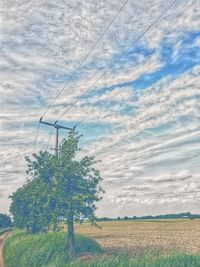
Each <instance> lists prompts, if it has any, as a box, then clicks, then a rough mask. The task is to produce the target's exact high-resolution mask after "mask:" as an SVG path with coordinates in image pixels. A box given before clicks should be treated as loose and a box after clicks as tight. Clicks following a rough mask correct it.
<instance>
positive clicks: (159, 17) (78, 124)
mask: <svg viewBox="0 0 200 267" xmlns="http://www.w3.org/2000/svg"><path fill="white" fill-rule="evenodd" d="M176 2H177V0H174V1H173V2H172V3H171V4H170V5H169V6H168V7H167V8H165V9H164V11H163V12H162V13H161V14H160V15H159V16H158V18H157V19H156V20H154V21H153V23H151V24H150V25H149V26H148V27H147V28H146V29H145V31H143V32H142V33H141V34H140V35H139V36H138V38H137V39H136V40H135V41H134V42H133V43H132V44H131V45H130V46H129V47H128V49H126V51H124V52H123V53H122V54H121V55H120V56H119V57H118V58H117V60H116V61H114V63H113V64H112V66H111V68H113V66H114V65H115V63H116V62H118V61H119V60H120V59H121V58H122V57H123V56H125V55H126V54H127V53H128V52H129V50H130V49H131V48H132V47H133V46H134V45H135V44H136V43H137V42H138V41H139V40H140V39H141V38H142V37H143V36H144V35H145V34H146V33H147V32H148V31H149V30H150V29H151V28H152V27H153V26H154V25H155V24H156V23H157V22H158V21H159V20H160V19H161V18H162V17H163V15H164V14H165V13H166V12H167V11H168V10H169V9H170V8H171V7H172V6H173V5H174V4H175V3H176ZM148 71H149V70H148ZM145 73H146V72H145ZM106 74H107V71H105V72H104V73H103V74H102V75H101V76H100V77H99V78H98V79H97V80H96V81H95V82H94V83H93V84H92V85H91V86H90V87H89V89H88V90H87V91H86V92H85V93H88V92H89V91H90V90H91V89H92V88H93V87H94V86H95V85H96V84H97V82H98V81H99V80H100V79H101V78H103V77H104V76H105V75H106ZM115 96H116V95H115ZM113 97H114V96H112V98H113ZM81 98H82V96H81V97H79V98H78V99H77V100H76V101H74V102H73V103H72V105H71V106H70V107H69V108H68V109H66V110H65V111H64V112H63V113H62V115H61V116H60V117H59V119H58V120H60V119H61V118H62V117H63V116H64V115H65V113H66V112H67V111H69V109H70V108H71V107H72V106H74V105H75V104H77V103H78V102H79V101H80V99H81ZM106 100H107V99H106ZM103 105H104V104H102V105H101V106H100V108H101V107H102V106H103ZM93 114H94V112H92V113H91V114H88V118H89V117H91V116H92V115H93ZM86 120H87V117H86V118H84V119H83V120H81V121H79V122H78V123H77V124H76V127H77V126H80V124H82V123H83V122H84V121H86Z"/></svg>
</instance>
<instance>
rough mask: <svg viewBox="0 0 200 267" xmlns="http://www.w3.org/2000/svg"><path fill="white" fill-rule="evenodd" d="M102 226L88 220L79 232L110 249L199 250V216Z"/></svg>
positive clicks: (104, 224) (139, 251)
mask: <svg viewBox="0 0 200 267" xmlns="http://www.w3.org/2000/svg"><path fill="white" fill-rule="evenodd" d="M99 225H101V227H102V229H98V228H96V227H92V226H90V224H88V223H85V224H83V225H76V227H75V228H76V232H77V233H80V234H84V235H87V236H89V237H91V238H93V239H95V240H96V241H97V242H98V243H99V244H100V245H101V246H102V247H104V248H106V249H107V250H109V251H123V250H127V251H130V252H134V253H143V252H146V251H147V250H159V251H160V252H161V253H164V254H168V253H171V252H172V251H173V252H174V251H176V252H183V253H187V254H200V220H198V219H196V220H188V219H185V220H157V221H113V222H100V223H99Z"/></svg>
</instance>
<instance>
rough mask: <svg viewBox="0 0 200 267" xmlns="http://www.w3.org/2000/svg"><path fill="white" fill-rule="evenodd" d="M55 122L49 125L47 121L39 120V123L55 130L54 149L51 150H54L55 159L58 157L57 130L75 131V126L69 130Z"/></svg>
mask: <svg viewBox="0 0 200 267" xmlns="http://www.w3.org/2000/svg"><path fill="white" fill-rule="evenodd" d="M57 122H58V121H55V122H54V123H50V122H47V121H43V120H42V117H41V118H40V120H39V123H43V124H46V125H48V126H51V127H54V128H55V129H56V141H55V148H54V149H53V150H55V153H56V157H58V150H59V144H58V137H59V130H60V129H65V130H69V131H75V129H76V126H74V128H69V127H65V126H62V125H60V124H57Z"/></svg>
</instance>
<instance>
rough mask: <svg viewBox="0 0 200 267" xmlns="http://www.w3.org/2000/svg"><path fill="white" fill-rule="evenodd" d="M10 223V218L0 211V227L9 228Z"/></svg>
mask: <svg viewBox="0 0 200 267" xmlns="http://www.w3.org/2000/svg"><path fill="white" fill-rule="evenodd" d="M11 225H12V221H11V218H10V217H9V216H8V215H6V214H2V213H0V228H9V227H11Z"/></svg>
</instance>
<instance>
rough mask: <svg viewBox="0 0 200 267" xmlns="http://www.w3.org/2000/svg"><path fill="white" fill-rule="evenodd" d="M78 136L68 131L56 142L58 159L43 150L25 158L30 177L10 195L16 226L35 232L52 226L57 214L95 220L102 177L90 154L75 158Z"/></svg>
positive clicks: (81, 219) (58, 216)
mask: <svg viewBox="0 0 200 267" xmlns="http://www.w3.org/2000/svg"><path fill="white" fill-rule="evenodd" d="M79 138H80V136H77V133H74V132H72V133H70V134H69V137H68V138H67V139H65V140H63V142H62V143H61V145H60V150H59V156H58V158H57V157H56V156H55V155H52V154H50V153H48V152H46V151H45V152H39V153H38V154H34V155H33V159H30V158H26V160H27V163H28V171H27V173H28V174H29V175H30V177H31V179H29V180H27V181H26V183H25V184H24V186H23V187H21V188H19V189H18V190H17V191H16V192H15V193H14V194H13V195H12V196H11V199H12V204H11V207H10V212H11V213H12V214H13V218H14V222H15V225H16V226H17V227H20V228H24V227H26V229H27V230H28V231H29V232H31V233H38V232H45V231H48V230H49V228H50V226H51V225H53V226H54V229H56V227H57V226H58V224H59V218H61V217H62V218H63V217H64V218H65V219H66V220H67V222H69V221H70V220H71V222H72V221H77V222H83V220H84V219H89V220H90V221H91V222H92V223H94V222H95V219H96V218H95V216H94V212H95V209H96V205H95V203H96V202H97V201H99V200H100V199H101V196H100V194H101V193H102V192H103V189H102V187H101V186H100V182H101V180H102V178H101V176H100V173H99V171H98V170H96V169H95V168H94V164H95V163H96V161H95V159H94V157H88V156H85V157H84V158H82V159H81V160H76V153H77V152H78V151H79V148H78V142H79Z"/></svg>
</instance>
